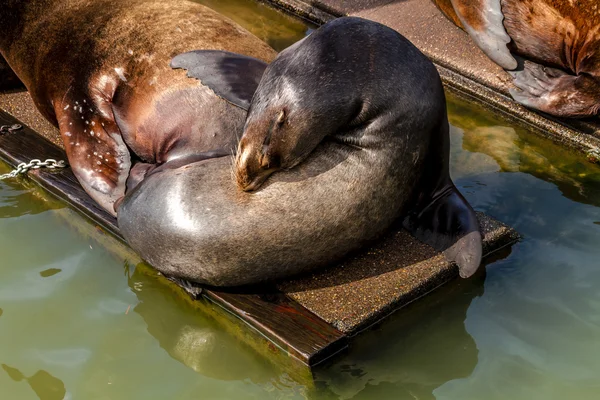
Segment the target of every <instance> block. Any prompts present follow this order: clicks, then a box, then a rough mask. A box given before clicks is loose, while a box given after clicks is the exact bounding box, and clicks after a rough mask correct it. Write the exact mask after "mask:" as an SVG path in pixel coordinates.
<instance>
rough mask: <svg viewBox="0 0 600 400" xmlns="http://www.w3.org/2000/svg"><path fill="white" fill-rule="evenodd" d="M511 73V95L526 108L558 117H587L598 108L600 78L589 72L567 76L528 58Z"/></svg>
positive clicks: (597, 110) (599, 108) (596, 111)
mask: <svg viewBox="0 0 600 400" xmlns="http://www.w3.org/2000/svg"><path fill="white" fill-rule="evenodd" d="M511 75H512V76H513V78H515V79H514V81H513V83H514V85H515V88H511V89H510V94H511V96H512V97H513V99H515V101H517V102H519V103H521V104H523V105H524V106H526V107H531V108H534V109H537V110H540V111H543V112H546V113H548V114H552V115H555V116H557V117H589V116H592V115H596V114H598V112H599V111H600V103H599V102H598V93H600V80H598V79H596V78H594V77H593V76H591V75H587V74H582V75H578V76H576V75H570V74H568V73H566V72H564V71H561V70H559V69H556V68H549V67H544V66H542V65H539V64H536V63H533V62H529V61H527V62H525V67H524V69H523V71H517V72H512V73H511ZM574 99H576V100H574Z"/></svg>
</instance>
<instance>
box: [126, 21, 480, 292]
mask: <svg viewBox="0 0 600 400" xmlns="http://www.w3.org/2000/svg"><path fill="white" fill-rule="evenodd" d="M196 55H197V54H196ZM193 56H194V55H193V54H191V55H190V57H193ZM188 73H189V74H190V75H191V76H196V77H197V78H199V79H200V80H202V79H205V78H206V77H205V76H204V74H203V72H202V71H201V70H197V71H191V70H190V71H188ZM209 86H210V87H211V88H212V89H213V90H215V92H216V93H218V94H222V95H223V96H224V97H225V98H227V90H223V87H221V86H220V84H219V83H215V84H214V85H209ZM223 86H224V87H226V86H227V82H224V83H223ZM282 111H283V114H282ZM448 157H449V138H448V120H447V116H446V103H445V98H444V91H443V87H442V84H441V81H440V78H439V76H438V74H437V71H436V69H435V67H434V66H433V64H432V63H431V62H430V61H429V60H427V58H425V56H423V55H422V54H421V53H420V52H419V51H418V50H417V49H416V48H415V47H414V46H413V45H412V44H411V43H410V42H409V41H408V40H406V39H405V38H403V37H402V36H401V35H400V34H398V33H397V32H395V31H393V30H391V29H389V28H387V27H385V26H383V25H380V24H378V23H375V22H371V21H367V20H362V19H359V18H340V19H338V20H335V21H333V22H331V23H329V24H327V25H325V26H323V27H321V28H320V29H319V30H317V31H316V32H314V33H313V34H311V35H310V36H308V37H307V38H305V39H303V40H302V41H301V42H299V43H297V44H295V45H293V46H292V47H290V48H288V49H286V50H284V51H283V52H282V53H281V54H280V55H279V56H278V57H277V58H276V60H275V61H274V62H273V63H272V64H270V65H269V66H268V67H267V69H266V71H265V73H264V75H263V77H262V79H261V81H260V84H259V86H258V89H257V91H256V93H255V94H254V97H253V98H252V103H251V106H250V110H249V115H248V119H247V121H246V126H245V131H244V136H243V139H242V141H241V143H240V149H239V152H238V160H237V162H236V164H235V165H233V161H232V160H231V159H230V158H218V159H212V160H206V161H201V162H197V163H191V164H189V165H186V166H183V167H180V168H176V169H165V170H162V171H159V172H155V173H152V174H150V175H149V176H148V177H146V179H145V180H144V181H143V182H142V183H141V184H140V185H139V186H138V187H137V188H136V189H134V190H133V191H132V192H131V193H129V194H128V195H127V196H126V197H125V199H124V201H123V203H122V204H121V206H120V208H119V212H118V219H119V226H120V228H121V230H122V232H123V235H124V236H125V238H126V239H127V241H128V242H129V243H130V245H131V246H132V247H133V248H134V249H135V250H137V251H138V252H139V253H140V254H141V255H142V256H143V257H144V258H145V259H146V260H147V261H148V262H149V263H150V264H152V265H153V266H154V267H156V268H158V269H159V270H161V271H162V272H164V273H166V274H169V275H175V276H179V277H182V278H185V279H190V280H194V281H197V282H200V283H205V284H209V285H217V286H235V285H243V284H252V283H256V282H260V281H265V280H270V279H278V278H283V277H287V276H290V275H293V274H297V273H300V272H303V271H307V270H309V269H313V268H317V267H321V266H324V265H327V264H330V263H331V262H333V261H336V260H339V259H340V258H342V257H343V256H344V255H346V254H347V253H348V252H351V251H353V250H356V249H358V248H360V247H361V246H363V245H365V244H366V243H368V242H369V241H370V240H372V239H374V238H376V237H377V236H379V235H381V234H382V233H383V232H385V231H386V230H387V229H388V228H389V227H390V225H392V224H393V223H394V221H396V220H397V219H398V218H401V217H402V218H405V226H407V227H408V228H409V230H410V231H411V232H412V233H414V234H415V235H416V236H417V237H419V238H421V239H422V240H424V241H426V242H428V243H430V244H432V245H434V246H435V247H436V248H438V249H440V250H445V251H446V254H447V255H448V256H449V258H451V259H452V260H455V261H457V263H458V264H459V266H460V272H461V275H463V276H469V275H471V274H472V273H473V272H474V271H475V270H476V269H477V267H478V266H479V263H480V259H481V235H480V233H479V229H478V225H477V221H476V219H475V215H474V212H473V210H472V209H471V208H470V206H469V205H468V204H467V202H466V201H465V200H464V198H463V197H462V196H461V195H460V194H459V193H458V191H457V190H456V188H455V187H454V185H453V184H452V181H451V180H450V178H449V175H448ZM282 168H284V169H285V168H287V170H285V171H281V172H277V173H275V174H273V175H271V176H270V177H269V178H268V179H267V180H266V181H265V179H266V177H267V176H268V175H269V174H270V173H272V172H273V171H274V170H277V169H282ZM232 170H234V171H235V174H236V175H238V176H242V178H241V180H240V179H238V183H239V184H240V186H241V187H242V188H243V189H257V190H255V191H253V192H245V191H242V190H240V189H239V188H238V187H237V186H238V185H236V184H235V182H234V178H233V177H232ZM244 177H245V178H244ZM246 178H247V179H246ZM263 182H264V183H263ZM142 226H144V227H145V230H144V231H140V227H142Z"/></svg>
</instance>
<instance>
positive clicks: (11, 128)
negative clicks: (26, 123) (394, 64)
mask: <svg viewBox="0 0 600 400" xmlns="http://www.w3.org/2000/svg"><path fill="white" fill-rule="evenodd" d="M21 128H23V126H22V125H19V124H13V125H2V126H0V135H3V134H5V133H13V132H15V131H18V130H19V129H21Z"/></svg>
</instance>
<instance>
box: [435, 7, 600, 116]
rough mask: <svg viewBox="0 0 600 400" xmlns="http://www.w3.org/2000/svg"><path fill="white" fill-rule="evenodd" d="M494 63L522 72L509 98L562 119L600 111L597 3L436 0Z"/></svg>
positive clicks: (516, 75) (599, 10)
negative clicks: (521, 64) (519, 58)
mask: <svg viewBox="0 0 600 400" xmlns="http://www.w3.org/2000/svg"><path fill="white" fill-rule="evenodd" d="M434 1H435V3H436V4H437V5H438V7H439V8H440V9H441V10H442V11H443V12H444V13H445V14H446V15H447V16H448V17H449V18H450V19H451V20H452V21H453V22H454V23H456V24H457V25H459V26H461V27H463V28H464V29H465V30H466V31H467V33H469V35H470V36H471V38H473V40H474V41H475V43H476V44H477V45H478V46H479V47H480V48H481V49H482V50H483V51H484V52H485V53H486V54H487V56H488V57H490V58H491V59H492V60H493V61H494V62H496V63H497V64H498V65H500V66H501V67H503V68H504V69H507V70H515V69H517V68H518V63H517V60H516V59H515V58H514V57H513V55H512V54H511V52H512V53H514V54H517V55H519V56H522V57H524V58H525V59H527V60H529V61H526V62H525V64H524V67H523V68H522V69H521V70H517V71H514V72H512V73H511V75H513V77H514V78H515V79H514V85H515V88H512V89H510V94H511V95H512V97H513V98H514V99H515V100H516V101H518V102H519V103H521V104H523V105H525V106H528V107H531V108H535V109H538V110H540V111H543V112H546V113H548V114H552V115H556V116H560V117H589V116H592V115H598V114H599V113H600V3H599V2H598V0H578V1H572V0H568V1H567V0H434Z"/></svg>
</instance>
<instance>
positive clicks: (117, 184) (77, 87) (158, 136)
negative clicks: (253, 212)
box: [0, 0, 275, 214]
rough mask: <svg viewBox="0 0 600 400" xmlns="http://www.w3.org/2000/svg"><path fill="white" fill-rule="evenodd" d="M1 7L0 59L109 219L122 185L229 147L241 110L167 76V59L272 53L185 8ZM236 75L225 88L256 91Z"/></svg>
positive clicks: (63, 2)
mask: <svg viewBox="0 0 600 400" xmlns="http://www.w3.org/2000/svg"><path fill="white" fill-rule="evenodd" d="M0 10H1V11H0V53H1V54H2V56H4V57H5V59H6V60H7V61H8V63H9V65H10V66H11V68H12V69H13V70H14V71H15V72H16V73H17V75H18V77H19V78H20V79H21V81H22V82H23V83H24V84H25V86H26V87H27V89H28V90H29V92H30V93H31V95H32V97H33V100H34V102H35V104H36V106H37V107H38V109H39V110H40V111H41V113H42V114H43V115H44V116H45V117H46V118H47V119H48V120H50V121H51V122H53V123H54V124H56V125H57V126H58V127H59V129H60V132H61V135H62V139H63V142H64V145H65V149H66V152H67V155H68V157H69V163H70V165H71V167H72V168H73V172H74V173H75V176H76V177H77V178H78V179H79V182H80V183H81V185H82V186H83V188H84V189H85V190H86V191H87V192H88V193H89V194H90V196H91V197H92V198H93V199H94V200H96V201H97V202H98V203H99V204H100V205H101V206H102V207H103V208H105V209H106V210H107V211H109V212H111V213H113V214H115V211H114V203H115V202H116V201H117V200H119V199H120V198H122V197H123V195H124V194H125V191H126V185H127V180H128V178H130V179H129V182H128V183H129V186H130V187H133V186H135V184H137V182H138V181H139V180H141V179H142V178H143V176H144V175H145V173H146V172H147V171H148V170H150V169H152V168H153V167H154V166H156V165H160V164H163V163H166V162H169V161H175V160H179V162H182V160H188V162H189V160H191V159H203V158H209V157H213V156H218V155H224V154H229V153H230V152H231V150H232V149H234V148H235V146H236V145H237V142H238V135H239V133H240V132H241V130H242V127H243V124H244V120H245V117H246V110H244V109H243V108H240V107H239V106H236V105H233V104H231V103H230V102H227V101H225V100H223V99H222V98H220V97H218V96H216V95H215V94H214V93H213V92H212V91H211V90H210V89H208V88H207V87H206V86H204V85H203V84H202V83H201V82H199V81H198V80H196V79H190V78H188V77H186V73H185V71H182V70H174V69H172V68H171V67H170V61H171V59H172V58H173V57H174V56H176V55H177V54H180V53H184V52H187V51H190V50H195V49H208V50H215V52H213V53H210V54H209V53H207V55H206V60H205V61H206V62H207V64H210V65H212V66H213V67H215V68H220V65H219V64H218V63H217V62H218V61H219V60H221V59H222V58H223V57H222V56H223V53H221V52H220V51H229V52H235V53H239V54H242V55H248V56H252V57H256V58H258V59H261V60H264V61H270V60H271V59H272V58H273V57H274V56H275V51H274V50H272V49H271V48H270V47H268V46H267V45H266V44H265V43H264V42H262V41H261V40H259V39H258V38H256V37H255V36H253V35H252V34H250V33H249V32H248V31H246V30H245V29H242V28H241V27H239V26H238V25H237V24H235V23H234V22H232V21H231V20H229V19H227V18H225V17H223V16H221V15H220V14H217V13H216V12H214V11H212V10H210V9H208V8H206V7H204V6H202V5H200V4H197V3H193V2H189V1H183V0H166V1H165V0H119V1H115V0H91V1H90V0H28V1H23V0H1V1H0ZM229 60H230V61H231V62H232V63H233V64H235V63H236V62H241V63H242V64H244V63H246V64H244V65H250V66H252V65H255V64H257V63H256V62H254V61H253V60H251V59H247V58H244V57H238V58H230V59H229ZM248 63H249V64H248ZM258 64H259V66H260V68H264V66H263V65H262V64H263V63H258ZM261 71H262V69H261ZM216 72H217V73H221V71H216ZM222 73H223V74H226V73H227V71H222ZM243 73H244V72H243V71H242V72H241V74H242V75H241V76H240V79H239V81H238V83H237V85H238V86H236V87H232V88H230V89H231V90H237V89H240V90H242V91H243V90H244V86H245V85H251V89H250V91H253V90H254V88H255V87H256V85H257V84H258V82H253V81H252V80H251V79H244V77H243ZM138 161H139V163H138V164H137V166H135V167H134V168H133V170H132V165H133V164H135V163H136V162H138ZM130 170H132V174H131V176H130Z"/></svg>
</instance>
